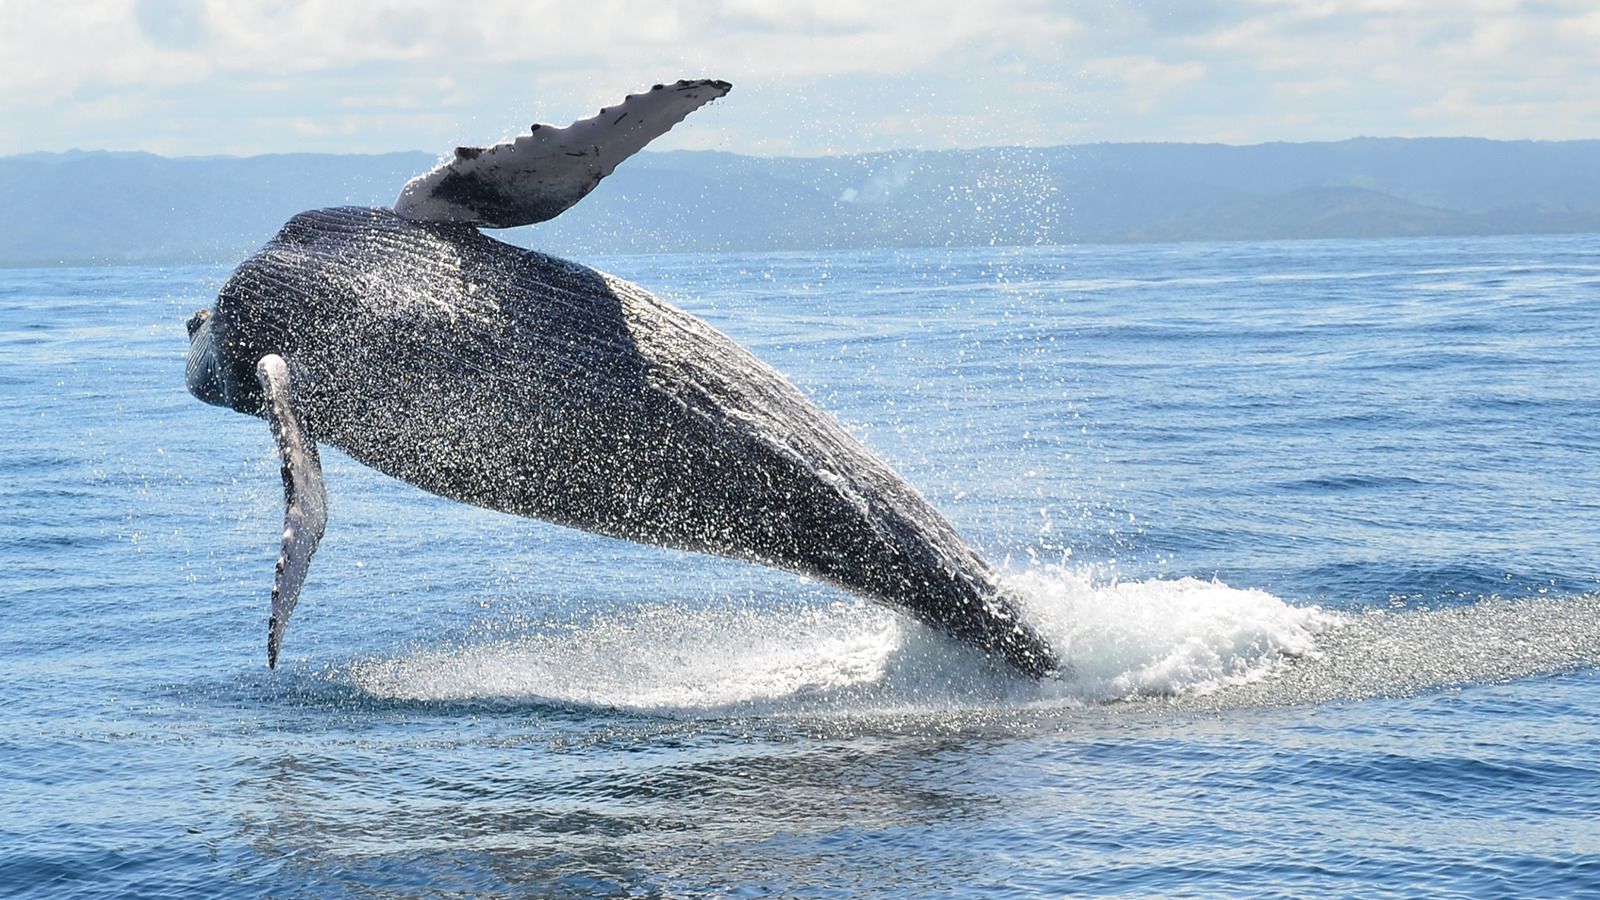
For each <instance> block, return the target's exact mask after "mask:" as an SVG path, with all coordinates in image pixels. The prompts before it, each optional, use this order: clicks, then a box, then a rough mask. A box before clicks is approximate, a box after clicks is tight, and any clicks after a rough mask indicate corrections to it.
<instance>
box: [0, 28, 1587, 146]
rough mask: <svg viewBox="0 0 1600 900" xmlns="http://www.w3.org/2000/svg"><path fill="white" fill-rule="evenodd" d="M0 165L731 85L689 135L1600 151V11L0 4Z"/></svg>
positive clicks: (416, 128) (468, 120) (394, 128)
mask: <svg viewBox="0 0 1600 900" xmlns="http://www.w3.org/2000/svg"><path fill="white" fill-rule="evenodd" d="M0 21H4V22H5V23H6V27H5V29H4V30H3V31H0V121H5V122H6V123H7V126H8V127H7V131H8V132H13V133H12V134H8V135H7V136H6V141H7V143H4V144H0V152H15V151H18V150H33V149H64V148H65V147H68V146H85V147H97V146H106V147H118V148H135V147H138V148H159V149H163V150H166V151H169V152H172V151H177V152H191V153H212V152H260V151H266V150H296V149H303V150H384V149H402V148H414V147H421V148H424V149H436V150H438V149H444V148H447V147H449V146H451V145H453V144H454V143H457V142H465V141H482V140H492V139H494V138H496V137H499V136H504V135H505V134H507V133H509V132H510V131H514V130H517V129H520V128H523V127H526V125H527V124H529V122H531V121H532V120H533V119H534V118H539V119H543V120H547V121H567V120H570V119H572V118H575V117H578V116H581V115H587V114H589V113H592V112H593V109H594V108H596V107H598V106H600V105H602V104H605V103H610V102H612V101H614V100H615V99H617V98H618V97H620V96H621V94H622V93H625V92H627V91H632V90H637V89H639V88H640V87H643V86H644V85H646V84H648V83H649V82H651V81H657V80H668V79H673V78H677V77H682V76H712V77H720V78H726V79H728V80H731V81H733V82H734V83H735V85H736V90H735V92H734V94H733V95H731V96H730V97H729V98H728V99H727V100H725V101H721V102H719V104H718V106H717V107H715V108H714V109H713V110H711V111H707V112H705V113H701V114H700V115H698V116H696V117H693V118H692V119H691V120H690V121H689V122H687V123H685V126H684V127H683V128H682V129H681V130H675V131H674V132H673V134H672V135H670V136H669V137H668V138H667V139H666V140H667V142H668V144H667V145H668V146H720V147H722V148H724V149H730V150H739V151H744V152H769V153H774V152H798V153H817V152H824V151H848V150H857V149H884V148H888V147H894V146H911V145H914V146H919V147H944V146H973V145H979V144H986V145H994V144H1005V143H1033V144H1041V143H1062V142H1068V141H1081V140H1122V139H1188V140H1232V141H1260V140H1276V139H1286V140H1304V139H1324V138H1339V137H1348V136H1352V135H1354V134H1421V133H1434V134H1483V135H1487V136H1493V137H1572V136H1591V137H1600V100H1597V99H1595V97H1594V96H1592V95H1600V91H1597V90H1595V89H1594V85H1596V84H1600V64H1597V63H1596V61H1595V58H1594V57H1595V54H1594V52H1593V48H1594V46H1595V44H1596V42H1597V40H1600V12H1596V10H1595V9H1594V8H1593V4H1592V3H1590V2H1587V0H1573V2H1560V0H1543V2H1538V3H1531V2H1519V0H1191V2H1186V3H1183V4H1181V5H1180V4H1170V5H1169V4H1161V5H1157V4H1141V3H1138V2H1115V0H1086V2H1080V3H1073V4H1064V3H1056V2H1049V0H970V2H930V0H875V2H871V3H861V2H859V0H814V2H810V3H795V2H776V0H655V2H653V3H651V4H649V5H647V6H646V5H640V4H637V3H625V2H621V0H584V2H581V3H574V2H571V0H563V2H553V0H475V2H473V3H472V4H470V5H461V4H441V3H437V2H432V0H430V2H415V0H374V2H364V3H357V2H349V0H256V2H239V0H233V2H228V0H74V2H55V3H39V2H38V0H0Z"/></svg>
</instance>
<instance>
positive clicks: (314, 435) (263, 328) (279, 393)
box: [186, 80, 1059, 678]
mask: <svg viewBox="0 0 1600 900" xmlns="http://www.w3.org/2000/svg"><path fill="white" fill-rule="evenodd" d="M729 89H730V85H728V84H727V83H726V82H721V81H708V80H700V81H679V82H677V83H676V84H672V85H657V86H655V87H654V88H653V89H651V90H649V91H646V92H643V93H640V94H637V95H630V96H629V97H628V98H627V99H626V100H624V101H623V102H622V103H621V104H620V105H618V106H615V107H611V108H608V109H602V110H601V111H600V114H599V115H597V116H595V117H592V118H589V119H585V120H581V121H578V122H575V123H573V124H572V125H570V126H568V127H566V128H554V127H551V126H548V125H535V126H533V128H532V130H531V131H530V132H528V133H526V134H523V135H521V136H519V137H517V138H516V139H515V140H512V141H508V142H505V143H501V144H497V145H495V146H491V147H488V148H473V147H462V148H458V149H457V150H456V151H455V153H454V154H452V155H451V156H450V157H449V158H448V159H446V160H444V161H443V162H441V164H440V165H439V166H438V167H437V168H436V169H434V170H433V171H431V172H429V173H426V174H424V175H422V176H419V177H417V178H414V179H412V180H411V181H410V182H408V183H407V184H406V185H405V187H404V189H403V190H402V192H401V194H400V197H399V199H398V200H397V201H396V202H395V204H394V206H393V208H391V209H368V208H354V207H345V208H334V209H321V210H313V211H309V212H304V213H300V214H299V215H296V216H294V217H293V218H291V219H290V220H289V221H288V222H287V223H286V224H285V225H284V226H283V227H282V229H281V230H280V231H279V232H278V233H277V235H276V236H275V237H273V238H272V239H271V240H270V241H269V242H268V243H267V244H266V245H265V246H263V247H262V248H261V249H260V250H259V251H258V252H256V253H255V254H254V255H253V256H251V257H250V258H248V259H246V260H245V261H244V262H243V263H242V264H240V266H239V267H238V268H237V269H236V270H235V271H234V272H233V274H232V275H231V276H230V277H229V278H228V280H227V282H226V283H225V284H224V285H223V287H222V289H221V291H220V292H219V294H218V296H217V298H216V302H215V303H214V305H213V306H212V307H211V308H210V309H202V310H200V311H199V312H197V313H195V314H194V316H193V317H191V318H190V320H189V323H188V330H189V338H190V346H189V358H188V366H187V375H186V379H187V383H188V387H189V390H190V392H191V393H193V394H194V395H195V396H196V397H198V398H200V399H201V400H204V401H206V402H208V403H211V404H214V405H218V406H223V407H227V408H230V409H232V410H235V411H237V412H242V413H245V414H248V415H251V416H256V417H259V418H264V419H266V420H267V422H268V423H269V425H270V426H271V430H272V434H273V437H274V440H275V443H276V446H277V450H278V455H279V460H280V462H281V469H282V479H283V490H284V499H285V512H284V528H283V539H282V544H281V548H280V552H279V556H278V562H277V570H276V574H275V577H274V582H273V591H272V611H271V616H270V618H269V622H268V634H267V663H268V665H269V666H273V667H275V666H276V665H277V659H278V654H279V650H280V648H281V646H282V642H283V638H284V633H285V629H286V628H287V627H288V623H289V618H290V615H291V614H292V613H293V611H294V607H295V604H296V602H297V600H298V598H299V595H300V591H301V587H302V585H303V584H304V582H305V579H306V574H307V572H308V570H309V567H310V563H311V557H312V555H313V554H314V553H315V552H316V548H317V543H318V541H319V540H320V539H321V537H322V534H323V531H324V529H325V527H326V522H327V506H328V501H327V491H326V487H325V486H324V484H323V479H322V471H321V465H320V462H319V460H318V454H317V446H318V444H319V443H322V444H328V445H332V446H334V447H337V448H339V449H340V450H342V451H344V452H345V453H347V454H349V455H350V456H351V457H353V458H354V459H356V460H358V461H360V462H362V463H364V464H366V465H368V466H371V467H372V468H374V469H377V470H379V471H381V472H384V473H386V474H388V475H391V476H393V477H395V478H399V479H402V480H404V481H407V482H409V483H411V484H413V485H416V486H418V487H420V488H422V489H424V490H427V491H430V492H432V493H435V494H438V495H441V496H444V497H447V498H451V499H454V500H458V501H461V502H464V503H471V504H476V505H479V506H483V507H488V508H491V509H495V510H500V511H503V512H507V513H513V514H516V515H520V516H529V517H533V518H538V519H542V520H546V521H549V522H554V523H557V524H560V525H565V526H569V527H573V528H579V529H583V530H586V531H591V532H596V533H599V534H604V535H609V536H612V537H618V538H624V539H628V540H632V541H638V542H643V543H648V544H655V545H660V546H666V547H674V548H681V549H688V550H695V551H701V552H705V553H712V554H719V555H723V556H728V557H734V558H738V559H743V560H748V561H751V562H755V563H760V564H764V565H768V566H774V567H778V568H782V569H786V570H790V571H793V572H797V573H800V574H803V575H806V576H809V577H813V578H817V579H820V580H823V581H826V582H829V583H832V584H834V585H837V586H839V587H841V588H844V589H845V590H848V591H851V592H854V593H856V594H858V595H861V596H864V597H867V598H870V599H872V600H875V601H878V602H880V603H883V604H886V605H888V606H890V607H893V608H895V609H898V610H901V611H903V612H905V613H907V614H909V615H911V616H912V617H914V618H915V619H917V620H918V621H921V622H923V623H926V624H927V625H929V626H931V627H933V628H935V629H937V630H939V631H941V632H943V633H944V634H946V635H948V636H949V637H951V638H953V639H955V640H957V641H961V642H965V643H968V644H971V645H973V646H976V647H978V648H980V649H982V650H983V651H984V652H986V653H987V654H989V655H990V657H991V658H993V659H996V660H998V661H1000V662H1001V663H1003V664H1004V665H1006V666H1009V667H1010V668H1011V669H1013V670H1015V671H1016V672H1018V673H1020V674H1022V675H1025V676H1028V677H1032V678H1040V677H1043V676H1046V675H1048V674H1050V673H1052V672H1055V671H1057V670H1058V668H1059V663H1058V660H1057V657H1056V655H1055V653H1054V652H1053V650H1052V648H1051V647H1050V646H1049V644H1048V643H1047V642H1046V641H1045V639H1044V638H1043V637H1042V636H1041V635H1040V634H1039V633H1038V632H1037V631H1036V630H1035V629H1034V628H1033V627H1032V625H1030V624H1029V623H1028V622H1027V621H1026V620H1025V619H1024V618H1023V617H1022V615H1021V611H1020V609H1019V607H1018V604H1017V602H1016V599H1015V598H1014V597H1012V596H1009V595H1008V594H1007V593H1006V591H1005V590H1004V589H1003V588H1002V586H1001V584H1000V581H999V579H998V577H997V573H996V571H995V569H994V568H993V567H991V566H990V564H989V563H987V562H986V561H985V560H984V559H982V558H981V557H980V556H979V555H978V554H977V553H976V552H975V551H974V550H973V549H972V548H971V547H969V546H968V545H967V543H966V542H965V541H964V540H962V538H961V537H960V535H958V534H957V533H956V531H955V529H954V528H953V527H952V526H951V525H950V524H949V523H948V522H947V521H946V520H945V519H944V517H943V516H941V515H940V514H939V513H938V512H937V511H936V510H934V509H933V507H932V506H931V505H929V504H928V503H927V501H925V500H924V499H923V498H922V496H921V495H920V494H919V493H918V492H917V491H916V489H915V488H913V487H912V486H911V485H910V484H908V483H907V482H906V481H905V480H904V479H903V478H901V477H900V476H899V475H897V474H896V473H895V472H894V471H893V470H892V469H891V468H890V467H889V466H888V465H886V464H885V463H884V462H882V461H881V460H879V459H878V457H877V456H876V455H874V454H873V453H872V452H871V451H870V450H868V449H867V448H866V447H865V446H863V445H862V444H861V443H860V442H859V441H857V440H856V439H855V438H854V437H852V436H851V435H850V434H849V433H848V432H847V431H846V430H845V429H844V428H843V427H842V426H840V425H839V424H838V422H836V421H835V420H834V419H833V418H832V417H831V416H830V415H829V414H827V413H826V412H824V411H823V410H822V409H820V408H819V407H818V406H817V405H816V404H814V403H812V402H811V401H810V400H809V399H808V398H807V397H806V396H805V395H804V394H803V393H802V392H801V391H800V390H798V389H797V388H795V387H794V386H793V385H792V384H790V383H789V382H788V381H787V380H786V379H785V378H784V377H783V376H782V375H780V374H779V373H778V372H777V371H775V370H774V369H773V368H771V367H770V366H768V365H767V364H765V363H763V362H762V361H761V360H759V359H757V358H756V357H755V356H754V355H753V354H751V353H750V352H749V351H748V350H746V349H745V348H743V347H741V346H740V345H739V344H737V343H735V342H734V341H733V340H731V339H730V338H728V337H726V336H724V335H723V334H721V333H719V332H718V331H716V330H715V329H713V328H712V327H711V326H709V325H707V324H706V323H705V322H702V321H700V320H699V319H697V318H695V317H694V316H691V315H689V314H687V313H685V312H683V311H681V310H679V309H676V308H674V307H673V306H671V305H669V304H667V303H665V302H663V301H662V300H660V299H658V298H657V297H655V296H653V295H652V294H650V293H649V292H647V291H645V290H644V289H642V288H640V287H638V286H636V285H633V284H630V283H628V282H626V281H623V280H621V279H618V278H615V277H613V276H610V275H607V274H605V273H603V272H599V271H596V270H594V269H591V268H588V267H586V266H582V265H579V264H577V263H573V262H569V261H566V260H562V259H558V258H555V257H552V256H548V255H545V254H542V253H539V252H536V251H530V250H525V249H522V248H518V247H514V246H512V245H510V244H507V243H503V242H501V241H498V240H495V239H494V238H491V237H489V236H488V235H486V234H484V233H483V232H482V231H480V230H479V229H480V228H501V227H508V226H513V225H523V224H528V223H531V222H538V221H543V220H546V219H549V218H551V217H553V216H555V215H558V214H559V213H560V212H561V211H563V210H565V209H567V208H568V207H570V206H572V205H573V204H574V203H577V202H578V201H579V200H581V199H582V198H583V197H584V196H585V195H587V194H588V193H589V192H590V191H591V190H592V189H593V188H594V186H595V185H596V184H597V183H598V182H599V181H600V180H601V179H602V178H604V177H605V176H606V175H608V174H610V172H611V171H612V170H613V169H614V168H615V167H616V165H617V164H618V163H620V162H621V161H622V160H624V159H626V158H627V157H628V156H630V155H631V154H633V153H635V152H637V151H638V150H639V149H640V148H642V147H643V146H644V145H645V144H647V143H649V141H650V140H652V139H653V138H655V137H657V136H659V135H661V134H663V133H665V132H666V131H667V130H668V129H670V128H671V127H672V126H673V125H675V124H676V123H678V122H679V121H681V120H682V119H683V118H684V117H685V116H687V115H688V114H689V113H690V112H692V111H694V110H695V109H697V108H699V107H700V106H702V105H704V104H705V103H707V102H709V101H710V100H712V99H715V98H718V97H721V96H723V95H724V94H726V93H727V92H728V90H729Z"/></svg>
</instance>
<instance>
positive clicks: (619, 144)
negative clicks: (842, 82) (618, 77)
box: [394, 80, 732, 228]
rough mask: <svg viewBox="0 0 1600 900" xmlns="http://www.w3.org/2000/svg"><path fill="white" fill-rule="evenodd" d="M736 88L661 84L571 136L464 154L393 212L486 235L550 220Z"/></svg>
mask: <svg viewBox="0 0 1600 900" xmlns="http://www.w3.org/2000/svg"><path fill="white" fill-rule="evenodd" d="M731 88H732V85H730V84H728V83H727V82H726V81H710V80H701V81H680V82H678V83H677V84H671V85H659V84H658V85H656V86H655V87H654V88H651V89H650V90H648V91H645V92H644V93H642V94H629V95H628V97H627V98H626V99H624V100H623V101H622V103H621V104H620V105H618V106H611V107H607V108H605V109H602V110H600V114H599V115H597V116H594V117H593V118H589V119H580V120H578V121H576V122H573V123H572V124H571V125H568V126H567V127H565V128H555V127H552V126H550V125H535V126H533V132H532V133H531V134H525V135H523V136H521V137H519V138H517V139H515V140H513V141H508V142H505V143H500V144H495V145H494V146H493V147H489V148H487V149H480V148H476V147H459V148H457V149H456V152H455V156H454V157H453V158H452V159H450V160H449V161H448V162H445V163H443V164H441V165H439V166H438V167H436V168H435V169H434V170H433V171H431V172H429V173H427V174H426V175H418V176H417V177H416V178H413V179H411V180H410V181H408V182H406V186H405V188H404V189H403V190H402V191H401V192H400V197H399V199H397V200H396V201H395V203H394V211H395V212H396V213H398V214H399V215H401V216H404V217H405V218H408V219H415V220H418V221H424V222H455V223H458V224H463V225H478V226H481V227H486V228H509V227H511V226H514V225H531V224H533V223H534V222H543V221H545V220H546V219H552V218H554V217H556V216H557V215H560V214H561V213H562V212H563V211H564V210H566V209H567V208H569V207H571V206H572V205H573V204H574V203H577V202H578V201H579V200H582V199H583V198H584V197H585V196H586V195H588V193H589V192H590V191H591V190H593V189H594V186H595V185H597V184H599V183H600V179H602V178H604V177H606V176H607V175H610V174H611V173H612V171H613V170H615V169H616V167H617V164H618V163H620V162H622V161H623V160H625V159H627V158H628V157H630V156H632V155H633V154H635V153H637V152H639V151H640V150H641V149H643V147H644V145H646V144H648V143H650V142H651V141H653V140H655V139H656V138H658V137H660V136H661V135H663V134H666V133H667V131H668V130H669V129H671V128H672V126H674V125H676V124H678V123H679V122H681V121H683V119H684V117H685V116H687V115H688V114H689V113H692V112H694V111H695V110H697V109H699V108H700V107H702V106H704V105H705V104H707V103H709V102H711V101H712V100H715V99H717V98H718V97H721V96H723V95H724V94H726V93H728V91H729V90H730V89H731Z"/></svg>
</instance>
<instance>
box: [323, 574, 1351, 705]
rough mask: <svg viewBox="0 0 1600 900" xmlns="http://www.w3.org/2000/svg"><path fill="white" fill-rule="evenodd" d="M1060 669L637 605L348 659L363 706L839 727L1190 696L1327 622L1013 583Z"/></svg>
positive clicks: (848, 617) (1207, 589)
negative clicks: (725, 717)
mask: <svg viewBox="0 0 1600 900" xmlns="http://www.w3.org/2000/svg"><path fill="white" fill-rule="evenodd" d="M1010 587H1011V588H1012V589H1013V590H1015V591H1017V592H1018V593H1019V594H1020V595H1021V596H1022V597H1023V600H1024V603H1025V604H1026V606H1027V607H1028V611H1029V614H1030V616H1031V617H1032V618H1033V619H1034V621H1035V622H1036V623H1037V624H1038V625H1039V626H1040V628H1041V629H1042V630H1043V631H1044V633H1045V634H1046V636H1047V637H1048V638H1049V639H1050V640H1051V641H1052V642H1053V643H1054V645H1055V646H1056V647H1057V648H1058V649H1059V650H1060V652H1061V653H1062V655H1063V657H1064V658H1065V659H1066V661H1067V663H1068V666H1069V667H1070V672H1069V673H1068V674H1067V675H1066V676H1064V677H1063V678H1061V679H1059V680H1047V681H1046V682H1045V683H1043V684H1039V685H1035V684H1032V683H1029V682H1025V681H1022V680H1020V679H1017V678H1014V677H1011V676H1009V675H1007V674H1006V673H1004V672H1001V671H998V670H997V669H996V668H995V666H994V665H993V664H991V663H990V662H989V661H987V660H986V659H984V658H983V656H982V655H981V654H979V653H978V652H976V651H974V650H972V649H970V648H966V647H962V646H958V645H955V644H953V643H951V642H950V641H948V640H946V639H944V638H943V637H941V636H939V635H938V634H936V633H934V632H933V631H932V630H930V629H927V628H924V627H922V626H920V625H917V624H915V623H912V622H910V621H909V620H907V619H906V618H904V617H903V616H900V615H897V614H895V613H891V612H889V611H887V610H884V609H881V608H879V607H876V606H874V605H872V604H869V603H866V602H863V601H854V600H842V601H839V602H836V603H833V604H831V605H828V606H826V607H818V606H815V605H797V606H795V607H781V606H780V607H776V608H760V609H729V608H726V607H723V608H717V607H687V606H660V605H657V606H643V607H638V608H634V609H630V610H626V611H621V612H618V613H617V614H614V615H611V616H606V617H602V618H597V619H594V620H590V621H587V622H584V623H582V624H575V625H567V626H562V627H559V628H543V629H538V630H536V631H534V632H533V633H526V632H525V633H522V634H518V635H512V636H503V635H504V631H506V630H510V629H502V630H501V635H502V636H496V637H492V638H489V639H486V640H483V641H482V642H476V643H469V644H465V645H460V646H448V647H437V648H429V649H423V650H418V651H415V652H412V653H409V654H406V655H403V656H400V657H397V658H392V659H376V660H366V661H361V662H357V663H353V664H351V665H349V666H347V667H346V668H345V669H343V670H342V671H341V672H339V673H336V677H338V678H339V679H340V680H348V681H352V682H354V683H355V684H356V685H357V686H359V687H360V688H361V689H362V690H364V691H366V692H367V693H369V694H371V695H373V696H376V697H382V698H387V699H400V700H424V701H473V700H509V701H538V702H554V703H570V704H576V705H584V706H595V707H610V708H621V709H632V710H639V711H648V712H659V713H666V714H688V715H695V714H705V713H715V712H726V711H739V712H741V713H757V714H768V713H771V714H793V713H807V714H811V713H830V712H844V713H850V714H862V713H868V714H870V713H874V712H895V713H903V712H907V711H915V710H945V709H955V708H993V707H996V706H1001V707H1005V706H1024V705H1026V706H1036V705H1041V704H1042V705H1072V704H1083V703H1103V702H1110V701H1116V700H1121V699H1128V698H1132V697H1147V696H1187V695H1195V694H1199V693H1205V692H1209V691H1214V690H1216V689H1218V688H1220V687H1223V686H1225V685H1231V684H1239V683H1244V682H1248V681H1252V680H1256V679H1259V678H1262V677H1264V676H1266V675H1268V674H1269V673H1271V672H1272V671H1274V670H1275V669H1276V668H1277V667H1279V666H1281V665H1282V664H1283V663H1284V661H1285V660H1287V659H1290V658H1292V657H1296V656H1300V655H1304V654H1307V653H1311V652H1313V650H1314V648H1315V645H1316V636H1317V634H1318V633H1319V632H1320V631H1322V630H1324V629H1326V628H1328V627H1330V626H1332V625H1334V624H1336V623H1337V622H1339V621H1340V620H1339V619H1338V618H1337V617H1335V616H1333V615H1331V614H1328V613H1324V612H1323V611H1322V610H1320V609H1318V608H1317V607H1296V606H1291V605H1289V604H1287V603H1285V602H1284V601H1282V600H1280V599H1279V598H1277V597H1274V596H1272V595H1271V594H1268V593H1266V592H1263V591H1259V590H1240V589H1236V588H1231V587H1228V586H1227V585H1225V584H1221V583H1219V582H1215V581H1200V580H1197V579H1193V578H1182V579H1176V580H1159V579H1152V580H1147V581H1136V582H1110V583H1105V584H1097V583H1096V581H1095V579H1094V578H1093V576H1092V575H1091V574H1089V573H1087V572H1081V571H1074V570H1070V569H1067V568H1064V567H1056V566H1041V567H1038V568H1035V569H1032V570H1029V571H1027V572H1022V573H1018V574H1016V575H1014V576H1012V577H1011V579H1010Z"/></svg>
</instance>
